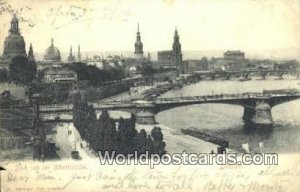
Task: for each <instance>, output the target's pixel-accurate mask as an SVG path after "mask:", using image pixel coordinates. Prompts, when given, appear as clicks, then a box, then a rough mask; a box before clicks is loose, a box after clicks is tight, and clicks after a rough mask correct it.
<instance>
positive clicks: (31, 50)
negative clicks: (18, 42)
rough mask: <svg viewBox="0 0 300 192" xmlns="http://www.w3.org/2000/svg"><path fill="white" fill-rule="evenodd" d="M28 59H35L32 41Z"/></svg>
mask: <svg viewBox="0 0 300 192" xmlns="http://www.w3.org/2000/svg"><path fill="white" fill-rule="evenodd" d="M28 61H35V59H34V55H33V49H32V44H31V43H30V46H29V51H28Z"/></svg>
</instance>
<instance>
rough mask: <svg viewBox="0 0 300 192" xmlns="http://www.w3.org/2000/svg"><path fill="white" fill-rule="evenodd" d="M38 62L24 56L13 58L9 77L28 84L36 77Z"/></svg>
mask: <svg viewBox="0 0 300 192" xmlns="http://www.w3.org/2000/svg"><path fill="white" fill-rule="evenodd" d="M35 74H36V64H35V62H34V61H28V59H27V58H26V57H24V56H16V57H14V58H12V60H11V63H10V65H9V79H10V80H11V81H14V82H17V83H22V84H26V83H29V82H32V81H33V80H34V79H35Z"/></svg>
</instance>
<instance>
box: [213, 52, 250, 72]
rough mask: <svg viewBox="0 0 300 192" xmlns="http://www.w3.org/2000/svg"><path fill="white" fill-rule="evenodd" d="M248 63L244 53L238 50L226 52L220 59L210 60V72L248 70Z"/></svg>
mask: <svg viewBox="0 0 300 192" xmlns="http://www.w3.org/2000/svg"><path fill="white" fill-rule="evenodd" d="M249 64H250V62H249V60H248V59H246V58H245V53H244V52H241V51H239V50H237V51H230V50H229V51H226V52H225V53H224V54H223V57H221V58H212V59H211V61H210V66H211V70H222V71H225V70H233V71H239V70H244V69H246V68H248V66H249Z"/></svg>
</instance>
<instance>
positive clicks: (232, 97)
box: [40, 90, 300, 125]
mask: <svg viewBox="0 0 300 192" xmlns="http://www.w3.org/2000/svg"><path fill="white" fill-rule="evenodd" d="M299 98H300V92H298V91H297V90H288V91H282V90H278V91H265V92H262V93H243V94H219V95H207V96H189V97H173V98H158V99H156V100H153V101H116V102H111V103H94V104H93V107H94V108H95V109H96V110H97V111H99V110H100V111H101V110H108V111H125V112H129V113H132V114H134V115H135V116H136V119H137V122H138V123H141V124H155V115H156V114H158V113H159V112H162V111H166V110H169V109H172V108H176V107H182V106H188V105H197V104H205V103H222V104H232V105H239V106H242V107H244V114H243V120H244V121H245V123H247V124H259V125H272V124H273V118H272V113H271V109H272V107H274V106H276V105H279V104H282V103H285V102H288V101H291V100H295V99H299ZM40 113H42V114H43V113H44V114H63V113H72V105H61V106H41V107H40Z"/></svg>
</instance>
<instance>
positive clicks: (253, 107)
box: [243, 100, 273, 126]
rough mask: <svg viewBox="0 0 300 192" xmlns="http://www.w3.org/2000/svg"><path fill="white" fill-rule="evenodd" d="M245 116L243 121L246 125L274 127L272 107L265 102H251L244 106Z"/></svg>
mask: <svg viewBox="0 0 300 192" xmlns="http://www.w3.org/2000/svg"><path fill="white" fill-rule="evenodd" d="M243 106H244V115H243V120H244V122H245V123H246V124H254V125H262V126H264V125H266V126H268V125H272V124H273V118H272V113H271V106H270V104H269V103H267V102H265V101H263V100H257V101H254V102H249V103H246V104H244V105H243Z"/></svg>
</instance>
